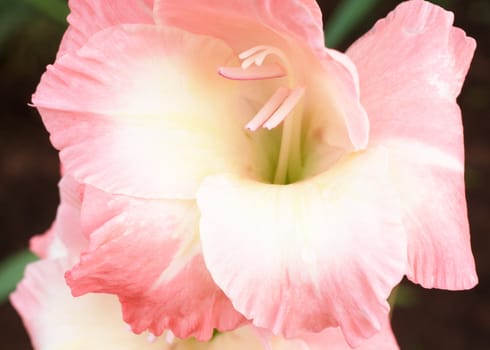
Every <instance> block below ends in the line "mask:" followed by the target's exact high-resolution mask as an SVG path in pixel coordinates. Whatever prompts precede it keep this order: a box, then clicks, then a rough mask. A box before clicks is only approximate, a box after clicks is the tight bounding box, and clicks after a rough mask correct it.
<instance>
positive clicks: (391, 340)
mask: <svg viewBox="0 0 490 350" xmlns="http://www.w3.org/2000/svg"><path fill="white" fill-rule="evenodd" d="M302 338H303V339H304V340H305V343H306V344H307V346H308V350H325V349H328V350H350V349H352V348H351V347H350V346H349V345H348V344H347V343H346V341H345V338H344V336H343V335H342V332H341V331H340V329H338V328H329V329H326V330H324V331H323V332H321V333H317V334H309V335H303V337H302ZM356 349H357V350H397V349H399V347H398V343H397V341H396V338H395V335H394V334H393V331H392V330H391V325H390V320H389V318H388V317H387V318H386V319H385V320H384V322H383V325H382V327H381V330H380V331H379V332H378V333H376V334H375V335H374V336H372V337H371V338H369V339H366V340H365V341H363V342H362V344H361V345H360V346H359V347H356Z"/></svg>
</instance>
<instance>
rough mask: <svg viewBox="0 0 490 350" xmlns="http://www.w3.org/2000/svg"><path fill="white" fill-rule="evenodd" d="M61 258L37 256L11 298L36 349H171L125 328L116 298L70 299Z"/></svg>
mask: <svg viewBox="0 0 490 350" xmlns="http://www.w3.org/2000/svg"><path fill="white" fill-rule="evenodd" d="M68 266H69V262H68V261H67V260H66V259H55V260H42V261H39V262H35V263H33V264H31V265H29V266H28V267H27V270H26V274H25V277H24V279H23V280H22V282H21V283H20V284H19V285H18V286H17V290H16V291H15V292H14V293H13V294H12V295H11V296H10V300H11V302H12V304H13V305H14V307H15V308H16V310H17V311H18V312H19V314H20V315H21V317H22V320H23V321H24V325H25V326H26V328H27V330H28V332H29V335H30V337H31V340H32V343H33V346H34V348H35V349H36V350H54V349H70V350H87V349H109V348H110V349H118V350H146V349H148V350H150V349H159V350H162V349H167V347H168V348H170V346H169V345H167V343H166V342H165V340H164V339H158V340H156V341H155V342H153V343H150V342H148V341H147V336H146V335H135V334H133V333H131V332H130V331H128V330H127V325H126V324H124V322H123V321H122V319H121V315H120V311H119V308H120V306H119V303H118V301H117V299H116V298H115V297H114V296H110V295H87V296H82V297H79V298H73V297H72V296H71V295H70V290H69V288H68V287H67V286H66V284H65V282H64V280H63V273H64V271H65V270H66V269H67V268H68Z"/></svg>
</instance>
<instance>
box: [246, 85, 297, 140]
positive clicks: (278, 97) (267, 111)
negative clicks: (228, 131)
mask: <svg viewBox="0 0 490 350" xmlns="http://www.w3.org/2000/svg"><path fill="white" fill-rule="evenodd" d="M289 92H290V91H289V89H288V88H285V87H284V86H281V87H280V88H279V89H277V91H276V92H275V93H274V95H272V97H271V98H270V99H269V101H267V103H266V104H265V105H264V106H263V107H262V108H261V109H260V111H259V112H258V113H257V114H256V115H255V116H254V117H253V118H252V120H250V121H249V122H248V124H247V125H246V126H245V127H246V128H247V129H248V130H250V131H255V130H257V129H258V128H260V127H261V126H262V124H264V123H265V122H266V121H267V120H268V119H269V118H270V117H271V116H272V115H273V113H274V112H275V111H276V110H277V109H278V108H279V107H280V106H281V104H283V103H284V101H285V100H286V98H287V97H288V95H289Z"/></svg>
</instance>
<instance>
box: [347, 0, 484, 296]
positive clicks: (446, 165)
mask: <svg viewBox="0 0 490 350" xmlns="http://www.w3.org/2000/svg"><path fill="white" fill-rule="evenodd" d="M452 23H453V14H452V13H450V12H447V11H444V10H443V9H441V8H439V7H437V6H434V5H432V4H430V3H429V2H424V1H409V2H405V3H402V4H401V5H399V6H398V7H397V9H396V10H395V11H393V12H392V13H390V14H389V15H388V17H387V18H386V19H384V20H380V21H379V22H378V23H377V24H376V25H375V27H374V28H373V30H372V31H371V32H369V33H368V34H366V35H365V36H364V37H362V38H361V39H360V40H359V41H357V42H356V43H355V44H354V45H353V46H352V47H351V48H350V49H349V50H348V52H347V54H348V56H349V57H351V59H352V60H353V61H354V63H355V64H356V66H357V69H358V71H359V76H360V81H361V101H362V104H363V105H364V107H365V108H366V110H367V112H368V114H369V118H370V122H371V134H370V143H371V144H372V145H376V144H382V145H384V146H386V147H387V148H388V149H389V150H390V153H391V157H390V158H391V159H390V162H391V164H392V165H391V167H392V175H393V181H394V183H395V185H396V187H397V189H398V192H399V193H400V197H401V204H402V209H403V211H404V218H403V221H404V225H405V227H406V231H407V233H408V241H409V247H408V258H409V271H408V273H407V275H408V277H409V278H410V279H411V280H413V281H415V282H417V283H420V284H421V285H422V286H424V287H428V288H432V287H436V288H445V289H466V288H471V287H473V286H474V285H475V284H476V283H477V276H476V272H475V265H474V260H473V257H472V254H471V246H470V236H469V227H468V219H467V213H466V201H465V193H464V174H463V172H464V150H463V129H462V123H461V113H460V110H459V108H458V105H457V104H456V96H457V95H458V94H459V92H460V90H461V85H462V83H463V80H464V77H465V75H466V72H467V70H468V67H469V64H470V61H471V58H472V56H473V52H474V50H475V41H474V40H473V39H471V38H468V37H466V36H465V34H464V32H463V31H462V30H460V29H458V28H454V27H452Z"/></svg>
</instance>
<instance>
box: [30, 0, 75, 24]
mask: <svg viewBox="0 0 490 350" xmlns="http://www.w3.org/2000/svg"><path fill="white" fill-rule="evenodd" d="M23 1H24V2H25V3H26V4H28V5H31V6H32V7H34V8H36V9H37V10H39V11H40V12H42V13H43V14H44V15H46V16H48V17H50V18H51V19H53V20H55V21H56V22H58V23H60V24H62V25H64V26H66V25H67V22H66V16H68V14H69V13H70V10H69V9H68V4H67V3H66V1H63V0H23Z"/></svg>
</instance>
